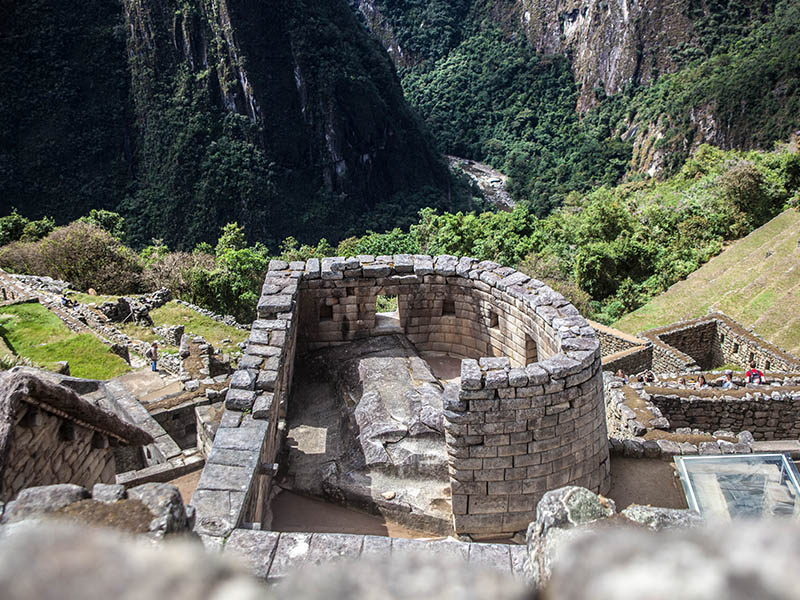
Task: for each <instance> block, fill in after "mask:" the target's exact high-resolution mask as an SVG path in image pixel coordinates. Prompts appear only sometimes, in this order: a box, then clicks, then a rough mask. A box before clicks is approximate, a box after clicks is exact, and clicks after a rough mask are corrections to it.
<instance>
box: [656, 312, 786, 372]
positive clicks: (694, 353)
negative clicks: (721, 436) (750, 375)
mask: <svg viewBox="0 0 800 600" xmlns="http://www.w3.org/2000/svg"><path fill="white" fill-rule="evenodd" d="M641 335H642V337H644V338H647V339H649V340H650V341H652V342H653V345H654V348H653V367H652V368H653V370H655V371H657V372H662V373H669V372H673V373H683V372H692V371H699V370H708V369H712V368H714V367H717V366H721V365H724V364H731V363H733V364H737V365H740V366H741V367H744V368H747V367H748V366H749V363H750V362H755V363H756V366H758V368H759V369H761V370H763V371H769V370H772V371H784V372H786V371H793V370H798V369H800V360H799V359H797V358H796V357H794V356H792V355H791V354H789V353H788V352H785V351H784V350H781V349H780V348H778V347H777V346H775V345H774V344H771V343H769V342H767V341H766V340H764V339H762V338H761V337H759V336H758V335H756V334H755V333H753V332H752V331H748V330H747V329H745V328H744V327H742V326H741V325H739V324H738V323H736V321H734V320H733V319H731V318H730V317H728V316H727V315H724V314H722V313H719V312H713V313H709V314H708V316H706V317H703V318H700V319H692V320H689V321H681V322H678V323H673V324H672V325H669V326H667V327H659V328H657V329H651V330H649V331H645V332H644V333H642V334H641Z"/></svg>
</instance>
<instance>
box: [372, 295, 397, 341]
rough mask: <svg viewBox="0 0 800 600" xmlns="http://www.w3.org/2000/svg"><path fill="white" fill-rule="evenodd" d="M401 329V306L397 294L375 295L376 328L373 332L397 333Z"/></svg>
mask: <svg viewBox="0 0 800 600" xmlns="http://www.w3.org/2000/svg"><path fill="white" fill-rule="evenodd" d="M398 331H402V330H401V329H400V308H399V305H398V302H397V296H389V295H386V294H378V295H377V296H376V297H375V330H374V331H373V333H397V332H398Z"/></svg>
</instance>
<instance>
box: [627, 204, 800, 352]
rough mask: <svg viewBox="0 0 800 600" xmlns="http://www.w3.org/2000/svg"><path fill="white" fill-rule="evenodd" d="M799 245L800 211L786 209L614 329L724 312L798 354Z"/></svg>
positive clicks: (641, 328)
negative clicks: (711, 311)
mask: <svg viewBox="0 0 800 600" xmlns="http://www.w3.org/2000/svg"><path fill="white" fill-rule="evenodd" d="M799 241H800V212H798V211H797V210H795V209H791V210H787V211H785V212H783V213H781V214H780V215H778V216H777V217H775V218H774V219H772V220H771V221H770V222H769V223H767V224H765V225H764V226H762V227H760V228H759V229H757V230H756V231H754V232H753V233H751V234H750V235H748V236H747V237H745V238H743V239H741V240H739V241H737V242H736V243H734V244H732V245H731V246H730V247H729V248H728V249H726V250H725V251H724V252H722V254H720V255H719V256H716V257H715V258H712V259H711V260H710V261H709V262H708V263H706V264H705V265H704V266H702V267H701V268H700V269H698V270H697V271H695V272H694V273H692V274H691V275H689V277H687V278H686V279H685V280H683V281H680V282H678V283H676V284H675V285H673V286H672V287H671V288H669V290H667V291H666V292H664V293H663V294H661V295H660V296H657V297H656V298H654V299H653V300H651V301H650V302H648V303H647V304H645V305H644V306H642V307H641V308H640V309H638V310H636V311H634V312H632V313H630V314H628V315H626V316H624V317H622V318H621V319H620V320H619V321H617V322H616V323H614V327H616V328H618V329H620V330H622V331H625V332H628V333H638V332H641V331H645V330H647V329H652V328H653V327H660V326H663V325H668V324H670V323H673V322H675V321H678V320H681V319H689V318H694V317H699V316H702V315H704V314H706V313H707V312H708V310H709V309H712V310H720V311H722V312H724V313H725V314H727V315H728V316H730V317H733V318H734V319H736V320H737V321H739V322H740V323H742V324H743V325H745V326H746V327H752V328H753V329H754V330H755V332H756V333H758V334H759V335H761V336H762V337H764V338H765V339H767V340H769V341H770V342H772V343H773V344H776V345H777V346H779V347H781V348H783V349H785V350H787V351H789V352H791V353H793V354H795V355H800V311H798V310H797V307H798V306H800V245H799V244H798V242H799Z"/></svg>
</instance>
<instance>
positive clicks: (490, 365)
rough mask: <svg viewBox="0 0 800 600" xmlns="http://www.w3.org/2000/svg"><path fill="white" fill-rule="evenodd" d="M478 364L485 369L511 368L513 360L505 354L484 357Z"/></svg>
mask: <svg viewBox="0 0 800 600" xmlns="http://www.w3.org/2000/svg"><path fill="white" fill-rule="evenodd" d="M478 365H479V366H480V368H481V369H482V370H484V371H489V370H498V369H510V368H511V361H510V360H509V359H508V358H505V357H503V356H501V357H484V358H481V359H479V360H478Z"/></svg>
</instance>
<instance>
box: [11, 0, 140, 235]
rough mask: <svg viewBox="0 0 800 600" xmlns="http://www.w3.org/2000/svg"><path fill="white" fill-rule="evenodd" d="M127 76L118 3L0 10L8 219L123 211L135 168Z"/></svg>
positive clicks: (29, 4) (33, 2)
mask: <svg viewBox="0 0 800 600" xmlns="http://www.w3.org/2000/svg"><path fill="white" fill-rule="evenodd" d="M87 21H89V22H91V27H87V26H86V23H87ZM126 69H127V64H126V56H125V30H124V28H123V27H122V19H121V11H120V6H119V4H118V3H117V2H115V1H114V0H85V1H83V2H81V3H79V5H77V9H76V5H75V4H74V3H66V2H63V3H62V2H55V1H53V0H25V1H24V2H23V1H21V0H19V1H17V0H3V1H2V2H0V212H3V213H4V214H6V213H7V212H9V211H10V209H11V207H12V206H16V207H17V208H18V209H19V210H20V211H24V212H25V214H26V215H28V216H30V217H33V218H40V217H42V216H45V215H53V214H58V215H60V216H62V218H63V219H65V220H67V219H74V218H77V217H79V216H81V215H83V214H86V213H87V212H88V211H89V209H90V208H114V207H115V206H116V205H117V203H118V202H119V201H120V200H121V199H122V198H123V197H124V195H125V190H126V184H127V182H128V181H129V177H130V170H131V168H132V164H131V161H132V136H131V131H130V111H129V104H128V77H127V71H126Z"/></svg>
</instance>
